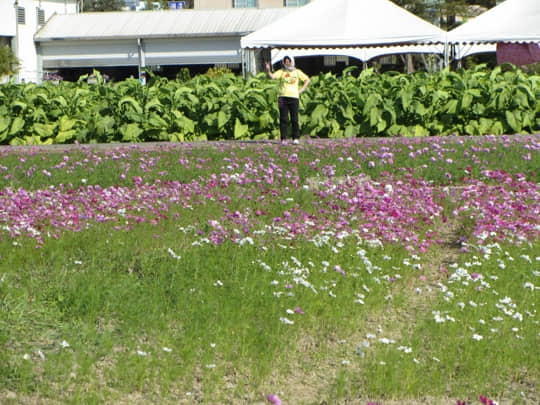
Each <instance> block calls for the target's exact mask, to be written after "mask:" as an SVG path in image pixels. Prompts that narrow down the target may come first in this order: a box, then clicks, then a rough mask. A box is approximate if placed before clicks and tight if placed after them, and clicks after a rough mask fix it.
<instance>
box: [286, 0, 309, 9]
mask: <svg viewBox="0 0 540 405" xmlns="http://www.w3.org/2000/svg"><path fill="white" fill-rule="evenodd" d="M308 3H309V0H283V6H285V7H300V6H305V5H306V4H308Z"/></svg>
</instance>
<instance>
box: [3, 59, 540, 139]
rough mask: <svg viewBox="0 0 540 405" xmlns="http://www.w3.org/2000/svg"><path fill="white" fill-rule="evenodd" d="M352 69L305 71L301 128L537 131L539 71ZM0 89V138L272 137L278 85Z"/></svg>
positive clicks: (376, 132) (206, 81) (161, 83)
mask: <svg viewBox="0 0 540 405" xmlns="http://www.w3.org/2000/svg"><path fill="white" fill-rule="evenodd" d="M353 73H354V70H353V68H351V69H347V70H345V71H344V72H343V75H342V76H341V77H337V76H335V75H334V74H331V73H327V74H320V75H318V76H315V77H312V82H311V84H310V86H309V88H308V91H307V92H305V93H304V94H303V95H302V98H301V116H300V126H301V133H302V134H310V135H312V136H318V137H330V138H336V137H359V136H427V135H445V134H454V133H455V134H469V135H483V134H505V133H534V132H538V131H540V118H539V117H540V114H539V112H540V77H539V76H537V75H534V74H527V73H524V72H522V71H521V70H519V69H516V68H512V67H510V68H505V69H503V68H501V67H497V68H495V69H493V70H487V69H485V67H483V66H479V67H476V68H475V69H473V70H464V71H460V72H454V71H450V70H443V71H441V72H436V73H425V72H418V73H414V74H401V73H397V72H388V73H384V74H378V73H376V72H374V71H373V70H372V69H366V70H363V71H362V72H360V74H359V75H354V74H353ZM94 74H95V76H96V77H97V83H95V84H89V83H88V82H87V81H86V77H81V78H80V79H79V81H78V82H77V83H72V82H61V83H60V84H58V85H55V84H51V83H44V84H42V85H36V84H33V83H28V84H12V83H8V84H4V85H1V86H0V144H12V145H18V144H44V143H73V142H75V141H77V142H79V143H93V142H147V141H192V140H204V139H208V140H225V139H268V138H277V137H278V125H277V123H278V110H277V103H276V99H277V90H278V87H277V86H278V85H277V83H276V82H275V81H272V80H269V79H268V78H266V76H265V75H263V74H260V75H258V76H255V77H251V78H248V79H243V78H241V77H238V76H235V75H232V74H225V75H223V76H221V77H217V78H216V77H213V78H212V77H209V76H207V75H200V76H196V77H194V78H193V79H190V80H188V81H181V80H175V81H170V80H167V79H164V78H154V80H152V81H151V83H150V84H149V85H147V86H142V85H141V84H140V83H139V81H137V80H135V79H128V80H125V81H123V82H119V83H113V84H111V83H105V82H104V81H103V79H102V77H101V75H100V74H99V72H94Z"/></svg>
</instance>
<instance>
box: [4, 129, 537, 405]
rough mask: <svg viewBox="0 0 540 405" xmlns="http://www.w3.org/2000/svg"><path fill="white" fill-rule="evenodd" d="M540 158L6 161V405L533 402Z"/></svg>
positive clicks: (178, 155)
mask: <svg viewBox="0 0 540 405" xmlns="http://www.w3.org/2000/svg"><path fill="white" fill-rule="evenodd" d="M539 151H540V137H539V136H499V137H472V138H471V137H456V138H450V137H449V138H437V137H434V138H387V139H350V140H344V139H341V140H309V139H305V140H303V142H302V143H301V144H300V145H292V144H285V145H282V144H278V143H274V142H237V143H234V142H229V143H199V144H198V143H194V144H170V143H163V144H151V145H150V144H147V145H145V144H140V145H132V144H130V145H109V146H108V147H103V146H99V147H98V146H81V145H78V146H75V145H72V146H65V147H50V148H33V147H28V148H12V147H5V148H0V348H1V350H0V382H1V383H0V403H2V404H34V403H39V404H81V403H85V404H94V403H95V404H102V403H114V404H158V403H159V404H169V403H170V404H265V403H268V404H270V403H274V404H278V403H282V404H295V405H296V404H369V403H371V404H381V405H382V404H426V403H429V404H457V403H460V404H463V403H466V404H482V403H485V404H488V403H492V404H493V403H495V402H497V403H499V404H537V403H538V398H539V397H540V389H539V377H540V368H539V365H538V359H539V358H540V349H539V347H540V326H539V320H540V319H539V314H538V306H539V303H540V301H539V299H538V292H539V289H540V279H539V278H540V221H539V220H538V218H540V189H539V182H540V180H539V175H540V152H539ZM458 401H459V402H458Z"/></svg>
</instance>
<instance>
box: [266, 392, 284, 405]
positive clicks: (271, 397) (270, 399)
mask: <svg viewBox="0 0 540 405" xmlns="http://www.w3.org/2000/svg"><path fill="white" fill-rule="evenodd" d="M266 399H267V400H268V402H270V403H272V404H274V405H281V399H279V397H278V396H277V395H276V394H269V395H267V397H266Z"/></svg>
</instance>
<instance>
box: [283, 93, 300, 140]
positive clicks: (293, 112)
mask: <svg viewBox="0 0 540 405" xmlns="http://www.w3.org/2000/svg"><path fill="white" fill-rule="evenodd" d="M299 104H300V103H299V100H298V99H297V98H294V97H279V98H278V107H279V131H280V133H281V140H285V139H287V127H288V121H289V114H290V116H291V124H292V137H293V139H298V138H300V130H299V129H298V106H299Z"/></svg>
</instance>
